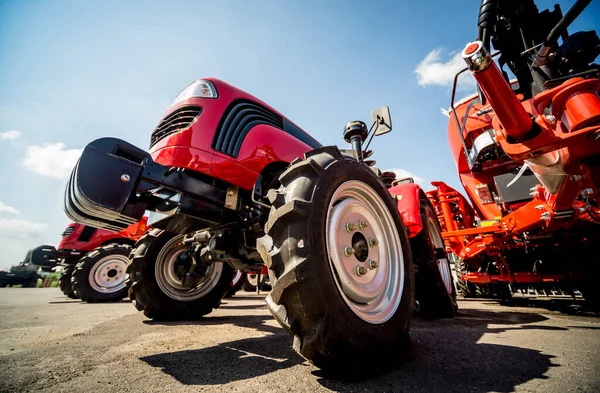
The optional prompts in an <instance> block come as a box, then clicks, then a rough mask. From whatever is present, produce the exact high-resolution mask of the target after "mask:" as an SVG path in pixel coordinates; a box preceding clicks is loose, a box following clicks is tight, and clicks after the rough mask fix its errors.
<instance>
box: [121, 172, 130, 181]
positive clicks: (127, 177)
mask: <svg viewBox="0 0 600 393" xmlns="http://www.w3.org/2000/svg"><path fill="white" fill-rule="evenodd" d="M129 180H131V177H130V176H129V175H128V174H126V173H125V174H123V175H121V181H122V182H123V183H127V182H129Z"/></svg>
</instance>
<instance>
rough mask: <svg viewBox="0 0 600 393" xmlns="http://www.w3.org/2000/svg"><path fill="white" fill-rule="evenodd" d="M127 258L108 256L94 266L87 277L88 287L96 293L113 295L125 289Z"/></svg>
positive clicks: (123, 256)
mask: <svg viewBox="0 0 600 393" xmlns="http://www.w3.org/2000/svg"><path fill="white" fill-rule="evenodd" d="M128 263H129V258H128V257H127V256H125V255H108V256H105V257H104V258H102V259H100V260H99V261H98V262H96V263H95V264H94V266H93V267H92V270H90V274H89V276H88V279H89V282H90V286H91V287H92V288H93V289H94V290H95V291H97V292H102V293H114V292H118V291H120V290H122V289H123V288H125V285H126V284H125V276H126V273H125V272H126V270H127V264H128Z"/></svg>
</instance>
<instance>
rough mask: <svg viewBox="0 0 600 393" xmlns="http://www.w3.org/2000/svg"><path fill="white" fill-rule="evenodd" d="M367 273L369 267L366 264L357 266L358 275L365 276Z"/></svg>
mask: <svg viewBox="0 0 600 393" xmlns="http://www.w3.org/2000/svg"><path fill="white" fill-rule="evenodd" d="M365 274H367V268H366V267H364V266H357V267H356V275H358V276H364V275H365Z"/></svg>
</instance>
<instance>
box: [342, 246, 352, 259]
mask: <svg viewBox="0 0 600 393" xmlns="http://www.w3.org/2000/svg"><path fill="white" fill-rule="evenodd" d="M344 255H346V256H347V257H349V256H351V255H354V248H352V247H348V246H345V247H344Z"/></svg>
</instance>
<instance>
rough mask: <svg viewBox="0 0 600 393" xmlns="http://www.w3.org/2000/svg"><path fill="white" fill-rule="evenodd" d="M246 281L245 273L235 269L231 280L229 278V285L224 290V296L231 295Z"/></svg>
mask: <svg viewBox="0 0 600 393" xmlns="http://www.w3.org/2000/svg"><path fill="white" fill-rule="evenodd" d="M245 283H246V273H242V272H240V271H239V270H236V271H235V273H234V274H233V280H231V286H230V288H229V289H228V290H227V292H225V296H224V298H230V297H233V295H235V294H236V293H237V292H238V291H239V290H240V289H242V287H243V286H244V284H245Z"/></svg>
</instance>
